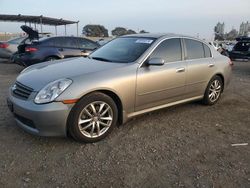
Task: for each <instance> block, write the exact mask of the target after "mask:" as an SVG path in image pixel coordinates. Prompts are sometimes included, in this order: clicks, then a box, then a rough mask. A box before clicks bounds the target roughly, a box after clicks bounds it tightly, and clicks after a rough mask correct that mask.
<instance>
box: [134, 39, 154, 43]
mask: <svg viewBox="0 0 250 188" xmlns="http://www.w3.org/2000/svg"><path fill="white" fill-rule="evenodd" d="M152 42H153V40H150V39H137V40H136V41H135V43H143V44H151V43H152Z"/></svg>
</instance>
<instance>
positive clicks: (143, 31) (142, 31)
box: [139, 30, 148, 33]
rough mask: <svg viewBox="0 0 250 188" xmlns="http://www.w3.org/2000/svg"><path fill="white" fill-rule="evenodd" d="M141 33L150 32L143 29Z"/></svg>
mask: <svg viewBox="0 0 250 188" xmlns="http://www.w3.org/2000/svg"><path fill="white" fill-rule="evenodd" d="M139 33H148V32H147V31H145V30H141V31H140V32H139Z"/></svg>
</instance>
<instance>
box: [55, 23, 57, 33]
mask: <svg viewBox="0 0 250 188" xmlns="http://www.w3.org/2000/svg"><path fill="white" fill-rule="evenodd" d="M55 33H56V36H57V26H56V25H55Z"/></svg>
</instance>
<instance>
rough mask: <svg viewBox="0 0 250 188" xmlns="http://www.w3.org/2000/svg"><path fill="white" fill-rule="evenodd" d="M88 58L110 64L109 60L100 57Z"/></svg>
mask: <svg viewBox="0 0 250 188" xmlns="http://www.w3.org/2000/svg"><path fill="white" fill-rule="evenodd" d="M90 58H91V59H95V60H98V61H107V62H112V61H111V60H109V59H106V58H102V57H90Z"/></svg>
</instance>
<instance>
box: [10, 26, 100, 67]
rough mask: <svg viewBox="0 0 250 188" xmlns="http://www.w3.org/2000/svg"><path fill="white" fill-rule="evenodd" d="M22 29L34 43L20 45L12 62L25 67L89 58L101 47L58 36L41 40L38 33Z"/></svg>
mask: <svg viewBox="0 0 250 188" xmlns="http://www.w3.org/2000/svg"><path fill="white" fill-rule="evenodd" d="M22 29H23V30H24V31H25V32H26V33H27V34H28V35H29V38H30V41H32V42H31V43H23V44H21V45H19V46H18V52H17V53H16V54H14V55H13V57H12V60H13V61H14V62H16V63H17V64H20V65H23V66H30V65H33V64H36V63H41V62H44V61H53V60H57V59H64V58H69V57H78V56H88V55H89V53H90V52H92V51H93V50H95V49H96V48H98V47H99V44H97V43H96V42H94V41H91V40H89V39H85V38H81V37H69V36H68V37H67V36H58V37H49V38H42V39H39V36H38V32H36V31H34V30H32V29H31V28H29V27H27V26H25V27H24V26H22Z"/></svg>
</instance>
